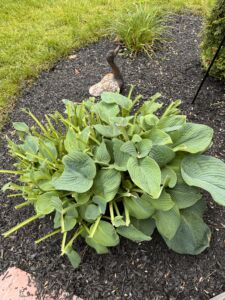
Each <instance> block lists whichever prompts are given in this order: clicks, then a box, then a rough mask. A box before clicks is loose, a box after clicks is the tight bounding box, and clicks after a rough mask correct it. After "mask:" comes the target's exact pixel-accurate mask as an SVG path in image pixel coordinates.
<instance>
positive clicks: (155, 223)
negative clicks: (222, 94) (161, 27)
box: [0, 93, 225, 267]
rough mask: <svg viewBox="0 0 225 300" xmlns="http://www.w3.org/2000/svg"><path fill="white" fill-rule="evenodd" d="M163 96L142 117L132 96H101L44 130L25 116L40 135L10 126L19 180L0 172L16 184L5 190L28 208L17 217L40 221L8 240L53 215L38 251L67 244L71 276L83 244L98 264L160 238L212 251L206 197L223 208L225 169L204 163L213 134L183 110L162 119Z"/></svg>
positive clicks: (49, 118) (174, 245)
mask: <svg viewBox="0 0 225 300" xmlns="http://www.w3.org/2000/svg"><path fill="white" fill-rule="evenodd" d="M159 96H160V95H159V94H156V95H154V96H152V97H150V98H149V99H148V100H147V101H145V102H144V103H143V104H142V105H141V106H140V107H139V108H138V109H137V110H136V112H133V108H134V106H135V104H136V103H137V102H138V101H139V100H140V97H136V98H135V99H134V101H132V100H131V93H130V94H129V96H128V97H124V96H122V95H120V94H116V93H103V94H102V96H101V100H100V101H99V102H97V101H95V99H94V98H90V99H89V100H87V101H83V102H82V103H74V102H71V101H69V100H64V103H65V106H66V111H65V114H61V113H59V112H55V113H53V114H49V115H46V116H45V122H40V121H39V120H38V119H37V118H36V117H35V116H34V115H33V114H32V113H31V112H30V111H27V110H26V111H25V112H26V113H27V114H28V116H30V117H31V118H32V119H33V120H34V122H35V125H34V126H31V127H29V126H28V125H27V124H26V123H24V122H16V123H14V124H13V125H14V128H15V129H16V132H17V133H18V137H19V141H18V142H13V141H12V140H9V141H8V145H9V151H10V154H11V156H12V157H14V158H15V159H16V161H17V162H16V164H15V165H14V166H15V170H2V171H0V172H1V173H8V174H17V175H18V178H17V181H14V182H9V183H7V184H6V185H4V187H3V190H4V191H5V190H8V189H10V190H15V191H19V194H20V195H21V196H22V197H23V198H24V199H25V201H24V202H22V203H20V204H18V205H17V206H16V208H17V209H18V208H22V207H24V206H26V205H31V206H32V207H33V208H34V215H33V216H31V217H30V218H29V219H27V220H25V221H23V222H22V223H20V224H18V225H16V226H15V227H13V228H11V229H9V230H8V231H7V232H5V233H4V234H3V235H4V236H5V237H7V236H9V235H10V234H12V233H13V232H15V231H16V230H18V229H20V228H21V227H23V226H25V225H26V224H28V223H30V222H32V221H34V220H36V219H39V218H43V217H44V216H46V215H49V214H51V215H52V216H53V217H54V222H53V224H52V227H53V229H52V232H49V233H48V234H46V235H45V236H43V237H40V239H39V240H37V241H36V243H39V242H41V241H43V240H46V239H47V238H50V237H51V236H53V235H55V234H60V235H61V236H62V241H61V254H62V255H63V254H66V255H67V256H68V258H69V260H70V261H71V263H72V265H73V266H74V267H77V266H78V265H79V263H80V256H79V254H78V253H77V251H76V239H77V238H78V237H82V238H83V239H84V240H85V241H86V243H87V244H88V245H89V246H90V247H92V248H94V249H95V250H96V252H97V253H99V254H103V253H107V252H108V251H109V249H110V247H113V246H116V245H118V244H119V241H120V237H125V238H128V239H130V240H132V241H135V242H142V241H149V240H151V236H152V233H153V231H154V230H155V229H157V230H158V232H159V233H160V234H161V236H162V238H163V239H164V241H165V243H166V244H167V246H168V247H169V248H171V249H173V250H174V251H176V252H178V253H186V254H192V255H196V254H199V253H201V252H202V251H203V250H204V249H205V248H207V247H208V246H209V242H210V237H211V232H210V229H209V227H208V226H207V225H206V224H205V223H204V221H203V212H204V210H205V207H206V203H205V200H204V199H203V198H202V193H201V191H202V189H204V190H206V191H208V192H209V193H210V194H211V196H212V198H213V199H214V200H215V201H216V202H217V203H218V204H220V205H225V164H224V163H223V162H222V161H221V160H219V159H217V158H214V157H211V156H209V155H204V154H203V153H204V152H205V151H206V150H207V149H208V148H209V147H210V146H211V144H212V137H213V130H212V129H211V128H210V127H208V126H206V125H202V124H195V123H190V122H187V121H186V116H185V115H182V114H181V112H180V110H179V105H180V103H181V102H180V101H179V100H177V101H175V102H172V103H171V104H170V105H169V106H168V107H167V108H166V109H165V110H164V111H163V112H162V113H159V111H158V110H159V109H160V108H161V107H162V104H160V103H159V102H158V101H157V99H158V98H159ZM132 112H133V113H132ZM12 195H15V194H12ZM12 195H10V196H12ZM16 195H17V196H18V192H17V193H16ZM8 226H9V227H10V224H8Z"/></svg>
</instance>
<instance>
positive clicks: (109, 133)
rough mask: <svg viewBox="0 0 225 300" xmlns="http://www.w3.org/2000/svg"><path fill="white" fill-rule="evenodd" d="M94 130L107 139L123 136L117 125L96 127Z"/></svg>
mask: <svg viewBox="0 0 225 300" xmlns="http://www.w3.org/2000/svg"><path fill="white" fill-rule="evenodd" d="M94 128H95V129H96V130H97V131H98V132H99V133H100V134H101V135H103V136H105V137H116V136H118V135H120V134H121V132H120V129H119V128H118V127H117V126H115V125H102V124H97V125H94Z"/></svg>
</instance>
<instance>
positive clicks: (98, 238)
mask: <svg viewBox="0 0 225 300" xmlns="http://www.w3.org/2000/svg"><path fill="white" fill-rule="evenodd" d="M94 225H95V224H93V225H92V226H91V228H90V230H92V229H93V226H94ZM89 239H90V237H89ZM92 239H93V241H94V242H95V243H98V244H100V245H102V246H105V247H113V246H116V245H118V244H119V236H118V234H117V233H116V230H115V228H114V227H113V226H112V224H110V223H108V222H106V221H100V222H99V224H98V227H97V229H96V231H95V233H94V235H93V237H92Z"/></svg>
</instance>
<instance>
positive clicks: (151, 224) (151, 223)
mask: <svg viewBox="0 0 225 300" xmlns="http://www.w3.org/2000/svg"><path fill="white" fill-rule="evenodd" d="M130 222H131V224H132V225H134V227H136V228H137V229H138V230H140V231H141V232H143V233H144V234H146V235H148V236H151V235H152V234H153V232H154V230H155V220H154V219H152V218H148V219H142V220H140V219H139V220H138V219H136V218H132V217H131V218H130Z"/></svg>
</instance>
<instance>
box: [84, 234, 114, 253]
mask: <svg viewBox="0 0 225 300" xmlns="http://www.w3.org/2000/svg"><path fill="white" fill-rule="evenodd" d="M85 242H86V243H87V244H88V245H89V246H90V247H92V248H94V249H95V251H96V252H97V253H98V254H106V253H108V252H109V250H108V248H107V247H105V246H102V245H100V244H98V243H96V242H95V241H94V240H93V238H90V237H89V236H87V237H86V238H85Z"/></svg>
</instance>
